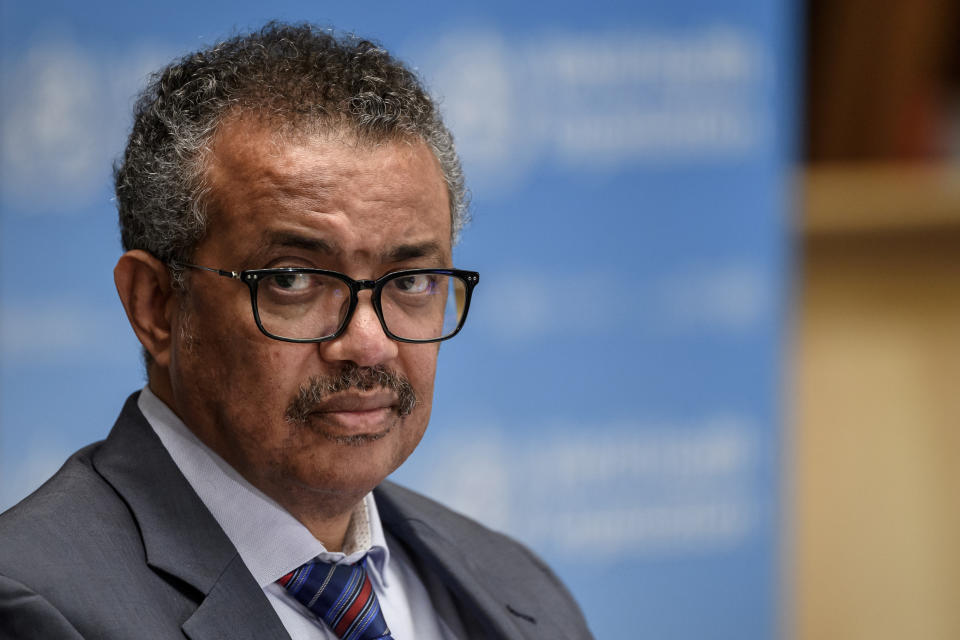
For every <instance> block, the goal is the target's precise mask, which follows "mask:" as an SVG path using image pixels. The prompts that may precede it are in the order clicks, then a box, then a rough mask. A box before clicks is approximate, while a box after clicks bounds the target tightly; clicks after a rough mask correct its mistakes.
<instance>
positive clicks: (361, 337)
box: [319, 291, 399, 367]
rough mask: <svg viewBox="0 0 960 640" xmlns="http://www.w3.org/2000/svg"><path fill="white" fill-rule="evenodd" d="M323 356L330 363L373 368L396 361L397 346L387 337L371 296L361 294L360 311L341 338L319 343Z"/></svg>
mask: <svg viewBox="0 0 960 640" xmlns="http://www.w3.org/2000/svg"><path fill="white" fill-rule="evenodd" d="M319 346H320V353H321V357H323V359H324V360H327V361H329V362H347V361H349V362H352V363H354V364H356V365H357V366H360V367H373V366H376V365H378V364H384V363H387V362H390V361H391V360H393V359H394V358H396V357H397V354H398V352H399V349H398V346H399V345H398V343H397V342H396V341H394V340H391V339H390V338H388V337H387V334H386V333H384V330H383V326H382V325H381V324H380V318H379V317H378V316H377V312H376V310H375V309H374V308H373V302H371V299H370V292H368V291H361V292H360V294H359V296H358V300H357V308H356V309H354V311H353V316H352V317H351V318H350V322H349V323H348V324H347V329H346V331H344V332H343V333H342V334H341V335H340V336H339V337H338V338H335V339H334V340H331V341H329V342H321V343H320V345H319Z"/></svg>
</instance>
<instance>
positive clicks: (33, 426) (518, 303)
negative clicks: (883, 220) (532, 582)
mask: <svg viewBox="0 0 960 640" xmlns="http://www.w3.org/2000/svg"><path fill="white" fill-rule="evenodd" d="M347 4H348V3H337V4H336V5H334V4H333V3H330V4H327V3H319V2H307V1H281V2H274V3H272V7H273V8H271V9H269V10H267V9H266V8H264V7H263V3H260V2H248V1H242V2H237V1H233V2H229V3H228V2H205V3H198V2H189V3H188V2H184V1H181V0H170V1H167V2H164V3H151V4H148V5H144V6H133V3H127V2H119V1H116V2H113V1H107V0H104V1H98V2H84V3H77V2H47V3H42V9H41V4H40V3H25V2H18V3H13V2H8V1H7V0H3V2H2V4H0V6H2V20H0V24H2V27H0V29H2V44H0V47H2V49H0V54H2V75H0V82H2V84H0V90H2V91H0V115H2V126H3V130H2V160H0V170H2V171H0V180H2V182H0V207H2V209H0V215H2V217H0V221H2V222H0V224H2V228H0V230H2V237H0V243H2V245H0V246H2V257H0V381H2V394H0V508H5V507H7V506H9V505H11V504H13V503H14V502H16V501H17V500H18V499H20V498H21V497H23V496H24V495H26V493H28V492H29V491H30V490H32V489H33V488H35V487H36V486H37V485H38V484H39V483H40V482H41V481H42V480H43V479H44V478H45V477H47V476H48V475H49V474H50V473H52V472H53V471H54V470H55V469H56V468H57V467H58V466H59V465H60V464H61V463H62V461H63V460H64V459H65V458H66V457H67V455H69V454H70V453H71V452H72V451H73V450H75V449H76V448H78V447H80V446H82V445H83V444H86V443H87V442H90V441H92V440H96V439H100V438H102V437H103V436H105V435H106V433H107V431H108V429H109V427H110V426H111V424H112V422H113V420H114V418H115V416H116V413H117V411H118V410H119V407H120V406H121V403H122V401H123V400H124V398H125V397H126V396H127V394H129V393H130V392H131V391H133V390H135V389H137V388H139V387H140V386H142V384H143V382H144V378H143V371H142V368H141V366H140V364H139V355H138V345H137V343H136V341H135V339H134V337H133V334H132V332H131V330H130V329H129V327H128V325H127V323H126V319H125V317H124V314H123V310H122V308H121V306H120V304H119V302H118V301H117V299H116V294H115V292H114V289H113V281H112V274H111V271H112V268H113V265H114V264H115V262H116V259H117V257H118V256H119V253H120V248H119V238H118V232H117V227H116V217H115V209H114V206H113V203H112V194H111V186H110V164H111V161H112V159H113V158H114V157H116V156H117V155H118V154H119V153H120V151H121V150H122V147H123V143H124V138H125V135H126V133H127V130H128V127H129V125H130V115H129V114H130V111H131V106H132V96H133V95H134V94H135V92H136V91H137V90H138V88H139V87H141V86H142V85H143V82H144V78H145V75H146V74H147V73H148V72H149V71H151V70H154V69H156V68H158V67H159V66H161V65H162V64H164V63H165V62H166V61H168V60H169V59H170V58H172V57H174V56H175V55H179V54H182V53H185V52H187V51H188V50H192V49H194V48H197V47H199V46H202V45H204V44H208V43H211V42H214V41H215V40H216V39H218V38H219V37H222V36H224V35H229V34H230V33H231V32H233V31H234V30H243V29H246V28H249V27H255V26H257V25H259V24H261V23H262V22H264V21H265V20H267V19H269V18H282V19H288V20H301V19H307V20H310V21H314V22H319V23H322V24H329V25H335V26H336V27H337V28H339V29H343V30H352V31H356V32H357V33H360V34H363V35H368V36H372V37H375V38H376V39H378V40H380V41H381V42H382V43H383V44H384V45H385V46H387V48H389V49H390V50H392V51H393V52H395V53H397V54H399V55H400V57H402V58H403V59H405V60H407V61H409V62H410V64H412V65H413V66H414V67H416V68H417V69H418V70H419V71H420V73H421V74H422V75H423V77H424V78H425V79H426V81H427V83H428V85H429V86H430V87H431V89H432V90H433V92H434V93H435V94H437V95H438V96H440V97H441V99H442V108H443V111H444V112H445V114H446V117H447V120H448V124H449V125H450V126H451V128H452V129H453V131H454V134H455V135H456V136H457V140H458V146H459V148H460V150H461V153H462V155H463V157H464V160H465V165H466V170H467V175H468V180H469V183H470V186H471V188H472V191H473V196H474V199H473V201H474V207H473V215H474V223H473V224H472V225H471V226H470V227H469V228H468V229H467V230H466V232H465V233H464V237H463V241H462V243H461V245H460V246H459V247H458V249H457V252H456V263H457V265H458V266H461V267H464V268H470V269H476V270H478V271H480V272H481V273H482V276H483V277H482V282H481V284H480V286H479V287H478V289H477V292H476V298H475V302H474V306H473V307H472V309H471V318H470V321H469V322H468V324H467V327H466V329H465V330H464V332H463V333H462V334H461V335H460V336H459V337H458V338H457V339H456V340H453V341H451V342H449V343H446V344H445V345H444V346H443V348H442V350H441V356H440V361H441V362H440V368H439V372H438V384H437V389H436V399H435V408H434V414H433V418H432V421H431V426H430V429H429V430H428V432H427V436H426V438H425V440H424V442H423V443H422V445H421V447H420V449H419V450H418V451H417V453H416V454H414V456H413V457H412V458H411V460H410V461H409V462H408V463H407V465H406V466H405V467H403V468H402V469H401V470H400V471H399V472H398V473H397V474H395V475H396V478H397V479H398V480H399V481H401V482H404V483H406V484H409V485H412V486H413V487H415V488H417V489H419V490H421V491H424V492H426V493H428V494H430V495H432V496H434V497H435V498H438V499H440V500H442V501H444V502H446V503H448V504H449V505H451V506H453V507H455V508H457V509H460V510H462V511H465V512H466V513H468V514H471V515H473V516H475V517H477V518H479V519H481V520H482V521H484V522H486V523H488V524H489V525H490V526H492V527H494V528H497V529H501V530H504V531H507V532H509V533H511V534H513V535H515V536H517V537H518V538H520V539H522V540H523V541H525V542H526V543H528V544H529V545H530V546H532V547H533V548H535V549H536V550H537V551H538V552H539V553H541V554H542V555H543V556H545V557H546V559H547V560H548V561H549V562H550V563H551V565H553V566H554V567H555V568H556V569H557V570H558V572H559V573H560V574H561V577H562V578H563V579H564V580H565V581H566V583H567V584H568V585H569V586H570V587H571V589H572V590H573V592H574V594H575V595H576V597H577V598H578V600H579V601H580V602H581V603H582V605H583V607H584V610H585V612H586V614H587V617H588V620H589V622H590V625H591V627H592V629H593V630H594V632H595V633H596V635H597V637H598V638H616V637H627V636H629V637H639V636H643V637H651V638H679V639H686V638H689V639H693V638H703V637H709V638H714V639H721V638H736V639H738V640H741V639H744V638H769V637H773V636H775V635H777V634H778V629H779V627H778V618H779V615H780V604H779V601H780V596H781V589H780V582H781V579H780V561H779V550H780V547H781V537H782V536H781V534H782V531H781V527H780V505H779V503H780V493H781V472H780V457H781V454H780V447H781V425H780V407H779V391H780V385H781V373H780V368H781V367H780V364H781V362H780V361H781V346H782V345H781V343H782V339H783V320H784V317H785V302H786V300H787V294H788V290H789V286H788V285H789V278H788V276H789V274H788V271H787V265H788V262H789V257H790V256H789V251H788V242H787V227H788V215H787V214H788V211H787V206H788V195H789V193H788V191H787V189H788V186H789V181H788V177H789V176H788V169H789V168H790V165H791V161H792V157H791V152H792V146H793V138H794V129H795V116H794V112H793V107H794V97H795V86H794V85H795V78H794V68H793V63H794V61H795V51H794V43H795V36H796V25H795V24H794V22H793V18H794V12H795V9H796V7H795V6H794V4H793V3H792V2H790V1H789V0H728V1H726V2H723V3H716V2H708V1H706V0H673V1H671V2H666V1H654V0H643V1H638V2H633V3H622V2H612V1H609V2H608V1H598V2H593V3H590V5H589V7H587V6H586V3H573V2H564V1H560V2H551V3H549V4H548V3H543V4H538V3H515V2H506V1H499V0H498V1H495V2H491V1H485V2H482V3H480V2H461V3H456V4H447V3H439V2H418V3H415V4H412V3H389V4H387V3H384V4H383V5H382V6H364V7H363V8H359V7H358V8H349V7H346V6H345V5H347Z"/></svg>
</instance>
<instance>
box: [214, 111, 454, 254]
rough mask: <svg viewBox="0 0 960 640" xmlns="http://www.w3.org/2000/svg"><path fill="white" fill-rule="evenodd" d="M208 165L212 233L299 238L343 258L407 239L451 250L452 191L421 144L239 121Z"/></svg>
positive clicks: (223, 134) (224, 132) (221, 135)
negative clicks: (316, 242) (288, 130)
mask: <svg viewBox="0 0 960 640" xmlns="http://www.w3.org/2000/svg"><path fill="white" fill-rule="evenodd" d="M206 160H207V162H206V173H205V178H206V180H205V182H206V186H207V188H208V194H207V200H208V212H209V221H208V231H209V233H208V237H212V236H214V235H215V234H219V233H224V232H226V233H240V232H242V233H243V234H244V237H245V238H246V239H248V240H249V239H257V238H260V239H261V240H262V239H264V238H269V237H278V236H283V235H286V236H287V237H290V236H291V235H296V234H298V233H299V234H303V235H305V236H309V237H314V236H316V239H319V240H322V241H323V243H325V244H326V245H327V246H330V247H333V248H336V249H338V250H342V251H345V252H351V251H352V252H361V253H363V252H366V253H372V252H376V251H386V252H389V250H390V246H389V245H391V244H396V243H398V242H399V243H403V242H407V243H409V242H411V241H415V242H432V243H434V244H438V245H440V246H441V247H443V248H444V249H445V252H446V253H449V251H450V235H451V220H450V200H449V194H448V190H447V185H446V182H445V181H444V179H443V176H442V173H441V171H440V166H439V163H438V162H437V160H436V158H435V156H434V155H433V153H432V152H431V151H430V149H429V148H428V147H427V146H426V144H424V143H423V142H421V141H419V140H406V139H401V140H388V141H383V142H379V143H375V144H374V143H370V142H364V141H361V140H358V139H357V138H356V136H352V135H350V134H349V133H344V132H339V131H332V132H331V131H328V132H318V133H309V134H302V135H296V136H290V135H288V134H283V135H282V134H280V133H279V132H278V131H277V130H275V129H270V128H268V127H266V126H264V125H262V124H259V123H256V122H248V121H243V120H237V121H234V122H231V123H228V124H225V125H224V126H222V127H221V129H220V131H219V132H218V133H217V135H216V136H215V137H214V140H213V143H212V145H211V148H210V152H209V154H208V156H207V158H206Z"/></svg>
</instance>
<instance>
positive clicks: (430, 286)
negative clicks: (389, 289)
mask: <svg viewBox="0 0 960 640" xmlns="http://www.w3.org/2000/svg"><path fill="white" fill-rule="evenodd" d="M391 284H392V285H393V286H394V288H395V289H397V290H398V291H400V292H402V293H409V294H421V293H433V291H434V289H435V288H436V279H435V277H434V276H433V274H429V273H420V274H417V275H409V276H402V277H399V278H396V279H395V280H393V281H392V282H391Z"/></svg>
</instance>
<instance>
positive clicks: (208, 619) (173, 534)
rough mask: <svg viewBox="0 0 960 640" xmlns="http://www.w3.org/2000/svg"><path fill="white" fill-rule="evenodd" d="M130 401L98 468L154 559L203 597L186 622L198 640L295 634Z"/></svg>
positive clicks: (153, 562)
mask: <svg viewBox="0 0 960 640" xmlns="http://www.w3.org/2000/svg"><path fill="white" fill-rule="evenodd" d="M138 397H139V394H138V393H135V394H133V395H132V396H130V397H129V398H128V399H127V402H126V404H125V405H124V407H123V410H122V411H121V413H120V417H119V418H117V422H116V423H115V424H114V427H113V429H112V430H111V432H110V435H109V436H108V437H107V439H106V441H105V442H104V443H103V446H102V447H100V449H99V450H98V451H97V452H96V454H95V455H94V457H93V466H94V468H95V469H96V470H97V472H98V473H100V474H101V475H102V476H103V478H104V479H105V480H106V481H107V482H108V483H110V485H111V486H112V487H113V488H114V489H115V490H116V492H117V493H118V494H119V495H120V497H121V498H122V499H123V500H124V501H125V502H126V503H127V505H128V506H129V508H130V511H131V513H132V514H133V517H134V519H135V520H136V522H137V526H138V527H139V530H140V534H141V536H142V538H143V546H144V551H145V554H146V560H147V565H149V566H150V567H151V568H153V569H154V570H155V571H158V572H160V573H165V574H168V575H170V576H173V577H175V578H177V579H178V580H180V581H182V582H183V583H185V584H186V585H189V586H190V587H192V589H193V590H194V591H195V593H194V594H193V596H194V597H196V598H197V599H198V600H200V603H199V605H198V607H197V610H196V611H195V612H194V614H193V616H192V617H191V618H189V619H188V620H187V621H186V622H185V623H184V625H183V629H184V631H185V632H186V633H187V635H188V636H189V637H190V638H193V639H194V640H206V639H208V638H223V637H230V638H248V637H249V638H251V639H252V638H289V636H288V635H287V633H286V631H285V630H284V628H283V625H282V624H281V622H280V619H279V618H278V617H277V614H276V612H275V611H274V610H273V607H271V606H270V603H269V602H268V601H267V599H266V597H265V596H264V595H263V591H262V590H261V589H260V587H259V586H258V585H257V583H256V581H255V580H254V579H253V576H251V575H250V572H249V571H247V568H246V566H245V565H244V564H243V562H242V560H241V559H240V556H239V554H238V553H237V550H236V549H235V548H234V546H233V544H232V543H231V542H230V540H229V538H227V536H226V534H225V533H224V532H223V530H222V529H221V528H220V525H219V524H218V523H217V521H216V520H215V519H214V518H213V516H212V515H211V514H210V512H209V511H208V510H207V508H206V506H205V505H204V504H203V502H202V501H201V500H200V498H198V497H197V495H196V493H195V492H194V491H193V488H192V487H191V486H190V484H189V483H188V482H187V480H186V478H184V477H183V474H181V473H180V470H179V469H178V468H177V466H176V465H175V464H174V462H173V460H172V459H171V458H170V455H169V454H168V453H167V451H166V449H165V448H164V447H163V444H162V443H161V442H160V439H159V438H158V437H157V435H156V434H155V433H154V431H153V429H152V428H151V427H150V425H149V423H147V421H146V419H145V418H144V417H143V414H142V413H141V412H140V409H139V408H138V407H137V398H138Z"/></svg>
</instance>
